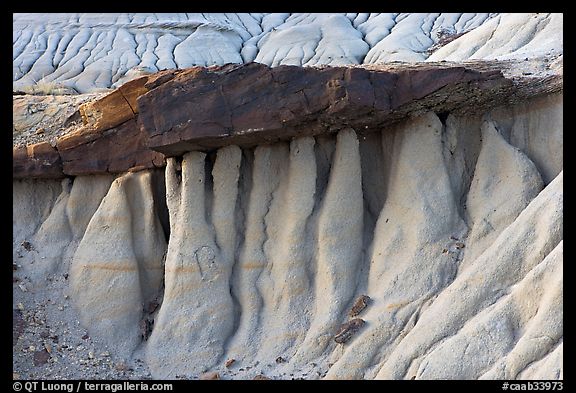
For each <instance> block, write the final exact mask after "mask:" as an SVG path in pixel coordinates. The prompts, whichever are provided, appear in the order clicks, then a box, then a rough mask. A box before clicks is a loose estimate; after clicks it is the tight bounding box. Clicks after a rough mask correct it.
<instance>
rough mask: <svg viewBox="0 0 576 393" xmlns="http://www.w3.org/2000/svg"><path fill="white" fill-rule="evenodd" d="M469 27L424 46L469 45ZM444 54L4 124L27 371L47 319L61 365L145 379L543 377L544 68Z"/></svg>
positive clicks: (224, 78)
mask: <svg viewBox="0 0 576 393" xmlns="http://www.w3.org/2000/svg"><path fill="white" fill-rule="evenodd" d="M244 17H245V16H244ZM446 18H447V17H446ZM490 18H492V17H490ZM490 18H488V21H487V22H486V23H487V26H488V27H486V26H485V25H484V24H483V25H481V26H480V27H478V29H481V28H482V29H483V30H481V31H480V32H477V33H474V32H475V31H476V30H473V31H471V32H468V33H466V34H465V35H463V36H462V37H459V38H457V39H455V40H454V41H453V42H452V45H451V48H452V49H451V51H448V49H444V48H447V47H448V45H447V46H445V47H444V48H440V49H438V52H439V51H442V50H444V52H446V53H448V56H456V55H457V54H458V53H459V52H458V50H457V48H458V47H459V45H460V44H458V40H459V39H462V38H464V37H465V36H466V35H469V34H472V33H474V34H477V35H478V38H477V39H478V42H479V44H478V45H480V48H484V47H485V46H486V45H488V44H487V43H486V42H484V41H483V40H484V38H482V37H485V35H486V34H487V33H486V30H487V29H488V30H487V31H495V33H494V35H495V37H498V34H500V33H498V31H499V30H498V28H497V27H496V26H499V25H496V24H495V22H490V21H491V20H494V19H490ZM500 19H502V20H503V21H504V22H505V21H506V20H507V19H506V18H505V17H501V18H500V17H499V19H498V21H500ZM409 20H410V19H407V22H406V23H408V21H409ZM470 20H473V19H470ZM545 20H547V21H548V23H552V25H550V26H552V27H553V23H555V22H554V20H555V19H553V18H548V19H545ZM326 23H328V22H326ZM332 23H333V24H335V25H337V26H341V24H342V21H340V19H338V18H335V19H334V18H332V19H330V22H329V24H328V25H330V24H332ZM359 23H360V22H359ZM490 26H492V27H490ZM489 28H492V29H493V30H489ZM305 29H312V30H313V29H314V26H313V25H311V26H307V27H305ZM329 31H333V30H330V29H328V28H326V31H324V33H323V34H324V35H323V38H322V40H326V39H328V38H326V37H330V34H328V33H327V32H329ZM335 31H339V30H338V29H336V30H335ZM536 31H538V32H540V31H543V32H544V33H545V32H546V31H547V30H546V29H545V28H544V27H538V28H537V29H536ZM544 33H542V34H544ZM198 34H199V33H198ZM223 34H231V33H230V32H229V31H227V32H226V33H223ZM270 34H271V35H270V38H269V39H268V40H267V41H264V42H263V44H262V45H261V46H262V48H264V47H267V46H268V45H271V43H272V42H274V40H275V39H277V38H278V37H280V38H281V35H282V34H284V33H283V32H278V33H274V34H272V33H270ZM395 34H398V33H395ZM191 37H192V36H191ZM369 37H370V36H368V35H367V36H366V39H370V38H369ZM545 37H546V35H545V34H544V38H545ZM190 40H192V38H191V39H190ZM322 40H320V41H321V42H322ZM533 40H536V38H534V39H533ZM192 41H193V40H192ZM192 41H191V42H190V45H192ZM248 41H249V39H248V38H247V42H248ZM540 41H542V42H547V41H545V40H544V39H543V38H542V39H540ZM540 41H538V42H540ZM162 42H165V41H162ZM194 42H196V41H194ZM279 42H283V43H284V44H286V43H287V42H290V41H285V40H284V41H282V40H281V41H279ZM530 42H531V41H530ZM385 43H386V42H385V41H384V40H383V41H382V43H381V44H378V45H375V46H374V47H373V49H372V50H371V51H370V53H372V55H371V56H373V57H374V56H376V54H374V50H375V49H374V48H377V47H378V46H380V52H378V53H385V52H386V51H385V49H386V46H385V45H384V44H385ZM284 44H283V45H284ZM323 45H327V44H326V43H324V44H323ZM449 45H450V44H449ZM526 45H528V44H526ZM541 45H542V46H543V47H545V45H544V44H541ZM282 48H283V46H282V45H280V46H279V49H278V50H279V51H283V50H284V49H282ZM249 50H250V46H249V45H248V44H247V46H245V49H243V50H242V53H244V54H246V55H248V52H249ZM479 50H480V49H479ZM269 53H270V52H266V51H264V50H262V51H261V52H259V54H258V56H259V57H258V56H257V57H256V58H257V59H259V58H262V59H263V58H267V57H266V56H269ZM318 53H319V52H318ZM413 56H416V54H413ZM432 56H434V55H432ZM432 56H431V57H432ZM375 58H376V57H375ZM458 60H459V61H457V62H427V63H425V64H424V63H394V64H379V65H371V66H366V65H363V66H346V65H342V64H338V66H337V67H329V66H318V67H300V66H277V65H278V64H276V63H277V62H276V61H275V60H274V61H273V62H272V63H273V64H271V65H273V67H269V66H268V65H265V64H259V63H248V64H245V65H239V64H221V65H218V66H210V67H192V68H189V69H178V70H166V71H161V72H158V73H155V72H152V73H148V74H147V75H145V76H141V77H140V78H136V79H134V80H132V81H129V82H127V83H125V84H123V85H122V86H121V87H120V88H118V89H115V90H113V91H108V92H105V93H99V94H98V95H97V96H94V97H91V98H90V99H87V100H72V101H70V102H68V103H67V104H66V105H68V108H72V110H66V111H62V108H63V107H62V105H63V104H62V103H61V102H60V101H57V102H48V101H49V100H47V101H41V102H42V103H46V105H54V107H50V106H46V108H55V109H50V110H52V111H53V113H54V118H55V119H56V120H55V123H54V124H52V126H54V127H52V128H51V127H48V126H47V125H46V124H44V123H43V121H44V120H42V119H40V118H38V120H34V119H36V118H35V117H32V118H30V119H28V123H26V124H27V125H26V127H25V128H26V129H30V128H31V127H39V124H42V127H43V129H44V131H43V132H41V133H36V132H35V133H29V134H30V135H29V136H27V137H26V138H23V137H22V138H19V139H18V143H16V139H15V145H14V153H13V158H14V166H13V174H14V181H13V193H14V204H13V213H14V219H13V228H14V235H13V245H14V247H13V260H14V269H15V271H14V277H15V279H14V281H15V283H14V288H15V289H14V291H15V292H14V293H15V315H16V316H17V317H18V318H21V316H20V315H21V314H22V315H24V316H26V315H28V314H26V312H28V308H32V307H39V306H38V305H37V304H39V303H41V302H43V303H42V304H43V306H42V307H44V309H46V310H49V311H47V315H49V318H48V319H47V322H43V323H44V325H43V326H45V328H46V329H47V331H48V333H46V334H45V337H43V340H44V341H43V344H42V345H44V346H45V345H46V344H47V343H48V344H49V346H48V347H46V348H50V350H48V349H41V350H40V349H38V348H35V349H30V348H29V346H28V347H27V348H26V353H33V354H35V353H36V352H42V353H43V351H46V352H47V355H46V356H48V359H49V360H48V361H47V363H46V364H45V365H44V364H42V363H40V362H36V361H34V362H35V363H34V364H35V366H36V367H38V368H39V369H42V370H45V369H49V368H50V367H57V362H55V361H54V359H56V360H58V362H65V361H66V356H68V355H66V353H67V348H62V344H63V342H62V340H66V344H65V345H66V346H67V347H68V346H69V345H70V340H73V338H71V337H69V336H62V337H61V338H60V340H61V341H60V343H55V342H53V338H52V337H53V336H51V335H50V334H51V333H49V330H50V329H52V328H53V327H54V326H57V323H58V322H56V320H65V321H70V324H69V326H73V327H74V329H78V326H80V327H81V328H82V329H85V330H86V334H85V336H82V340H83V341H82V345H78V346H76V345H77V344H74V345H73V346H74V347H75V348H74V349H75V350H74V353H76V352H78V353H81V352H82V351H83V350H84V349H77V348H79V347H80V346H81V347H82V348H84V347H85V346H87V345H93V346H94V348H97V351H98V353H92V352H89V353H88V355H87V360H86V362H87V363H84V364H88V365H91V366H93V365H96V366H97V368H98V367H100V363H97V362H100V359H101V358H100V356H99V353H100V352H103V351H104V350H106V351H107V352H104V353H107V355H105V356H104V357H105V358H111V359H112V360H111V362H114V363H115V364H116V370H120V369H121V367H120V368H119V366H118V365H123V366H122V367H124V370H125V369H127V368H128V367H133V368H138V367H143V366H142V365H144V366H145V367H146V368H147V369H148V370H149V371H150V373H151V375H152V377H154V378H191V379H196V378H200V377H201V378H207V376H206V375H204V376H202V374H203V373H206V372H217V373H218V376H219V377H220V378H223V379H233V378H242V379H253V378H260V379H261V378H263V377H262V376H266V377H268V378H273V379H290V378H294V377H296V378H305V379H322V378H324V379H414V378H416V379H562V378H563V360H562V358H563V289H562V288H563V156H562V151H563V149H562V147H563V116H562V115H563V95H562V92H563V86H562V63H561V61H560V62H559V63H558V62H557V63H554V64H553V65H551V63H552V62H551V61H550V59H549V58H548V57H545V56H544V57H534V58H531V59H530V60H529V61H525V60H522V59H512V60H507V61H486V60H483V61H478V60H474V61H460V59H458ZM40 64H41V63H40ZM299 65H300V64H299ZM543 70H544V71H543ZM30 72H32V71H30ZM79 80H80V79H79ZM23 97H27V96H18V101H17V103H18V105H17V106H16V103H15V108H16V107H17V108H18V110H17V109H15V113H20V108H25V109H22V113H26V111H27V110H28V109H26V108H30V107H31V105H37V104H38V101H34V100H37V99H38V98H35V99H34V98H30V97H28V98H23ZM35 97H36V96H35ZM25 99H29V100H30V101H29V104H28V106H26V105H25V104H24V101H23V100H25ZM15 102H16V99H15ZM46 108H45V109H44V110H47V109H46ZM19 116H20V115H18V116H16V117H15V118H20V117H19ZM22 118H27V117H26V115H22ZM15 121H16V120H15ZM33 121H37V123H34V124H36V125H34V124H32V123H33ZM15 128H16V125H15ZM32 135H34V136H32ZM22 288H24V289H22ZM46 299H49V301H47V300H46ZM62 299H65V300H62ZM61 301H64V302H65V304H64V306H66V307H64V306H62V309H60V308H59V306H58V305H59V304H60V303H59V302H61ZM34 302H36V303H34ZM34 304H36V306H34ZM18 310H19V311H18ZM34 310H35V309H33V312H34ZM19 313H20V314H19ZM30 315H32V316H33V317H35V316H36V314H34V313H33V314H30ZM52 315H56V316H52ZM15 318H16V317H15ZM18 321H20V319H18ZM19 323H20V322H19ZM30 323H31V322H30ZM34 323H36V322H34ZM19 326H20V325H19ZM22 334H24V335H25V334H26V333H25V331H19V333H18V335H16V333H15V344H14V345H15V348H19V347H18V345H23V344H22V343H21V342H22V340H23V338H19V335H22ZM84 337H87V338H86V339H85V338H84ZM88 339H90V340H93V342H92V341H90V343H89V341H87V340H88ZM57 344H58V345H59V346H60V349H58V347H55V348H54V347H53V346H56V345H57ZM36 345H37V344H35V346H36ZM95 350H96V349H95ZM90 353H92V355H91V356H90ZM35 356H36V355H35ZM43 356H44V355H43ZM36 357H38V356H36ZM36 357H35V358H34V359H36ZM38 358H40V357H38ZM15 362H16V365H17V366H18V367H25V366H22V363H20V358H18V360H17V361H15ZM36 363H38V365H36ZM110 364H112V363H110ZM96 366H94V367H96ZM42 367H45V368H42ZM106 367H108V366H106ZM15 368H16V367H15ZM104 368H105V367H102V369H104ZM109 368H110V367H109ZM99 369H100V368H99ZM102 372H104V371H102ZM30 373H31V371H30ZM26 375H30V374H26ZM211 375H212V376H214V375H215V374H211ZM90 376H91V377H94V378H98V377H99V376H100V374H90ZM124 376H125V375H124ZM40 377H42V376H40Z"/></svg>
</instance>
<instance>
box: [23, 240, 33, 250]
mask: <svg viewBox="0 0 576 393" xmlns="http://www.w3.org/2000/svg"><path fill="white" fill-rule="evenodd" d="M21 245H22V247H24V249H25V250H26V251H31V250H32V244H30V242H29V241H27V240H24V241H23V242H22V244H21Z"/></svg>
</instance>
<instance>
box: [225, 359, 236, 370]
mask: <svg viewBox="0 0 576 393" xmlns="http://www.w3.org/2000/svg"><path fill="white" fill-rule="evenodd" d="M235 361H236V359H228V360H226V363H224V366H226V368H230V367H231V366H232V365H233V364H234V362H235Z"/></svg>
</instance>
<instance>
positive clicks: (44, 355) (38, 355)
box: [34, 349, 50, 366]
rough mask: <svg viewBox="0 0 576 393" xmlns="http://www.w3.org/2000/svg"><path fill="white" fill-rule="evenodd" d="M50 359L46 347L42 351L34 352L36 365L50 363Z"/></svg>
mask: <svg viewBox="0 0 576 393" xmlns="http://www.w3.org/2000/svg"><path fill="white" fill-rule="evenodd" d="M48 359H50V354H49V353H48V351H47V350H46V349H43V350H41V351H36V352H34V365H35V366H41V365H43V364H46V363H48Z"/></svg>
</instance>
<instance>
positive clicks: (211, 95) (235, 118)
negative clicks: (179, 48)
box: [13, 62, 562, 178]
mask: <svg viewBox="0 0 576 393" xmlns="http://www.w3.org/2000/svg"><path fill="white" fill-rule="evenodd" d="M513 66H514V64H513V63H510V64H507V63H501V62H500V63H499V62H468V63H466V64H452V63H418V64H389V65H372V66H350V67H320V68H309V67H296V66H279V67H275V68H270V67H268V66H266V65H263V64H259V63H249V64H245V65H238V64H228V65H225V66H212V67H207V68H205V67H192V68H189V69H186V70H170V71H162V72H159V73H156V74H152V75H148V76H145V77H142V78H140V79H137V80H134V81H131V82H128V83H126V84H125V85H123V86H122V87H120V88H119V89H117V90H115V91H113V92H112V93H110V94H108V95H106V96H104V97H103V98H100V99H99V100H97V101H94V102H91V103H87V104H83V105H82V107H81V108H80V110H79V112H80V114H81V118H82V121H83V126H82V127H81V128H80V129H76V130H74V131H72V132H69V133H68V134H66V135H64V136H61V137H60V138H58V139H57V143H56V146H55V147H53V146H51V145H50V144H49V143H46V142H44V143H40V144H37V145H32V146H27V147H26V148H14V150H13V158H14V163H13V177H14V178H58V177H63V176H66V175H70V176H75V175H87V174H99V173H121V172H125V171H130V170H132V171H135V170H141V169H146V168H154V167H161V166H163V165H165V157H167V156H178V155H181V154H183V153H184V152H187V151H191V150H211V149H215V148H219V147H221V146H225V145H230V144H237V145H240V146H243V147H251V146H255V145H259V144H265V143H272V142H276V141H280V140H289V139H291V138H293V137H297V136H303V135H318V134H324V133H330V132H336V131H338V130H340V129H343V128H349V127H351V128H353V129H355V130H356V131H357V132H358V133H359V134H362V133H365V132H371V131H375V130H378V131H380V130H382V129H383V128H384V127H386V126H388V125H391V124H393V123H395V122H398V121H400V120H402V119H404V118H406V117H408V116H414V115H418V114H421V113H423V112H425V111H435V112H437V113H441V112H443V113H446V112H452V113H459V114H462V113H475V112H481V111H486V110H488V109H490V108H491V107H494V106H498V105H504V104H510V103H514V102H515V101H518V100H522V99H526V98H529V97H532V96H536V95H539V94H545V93H551V92H556V91H561V90H562V76H561V75H559V76H557V77H552V78H550V77H549V78H547V79H536V78H532V79H530V80H512V79H507V78H505V77H504V76H503V75H502V72H501V69H502V68H505V67H513Z"/></svg>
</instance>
